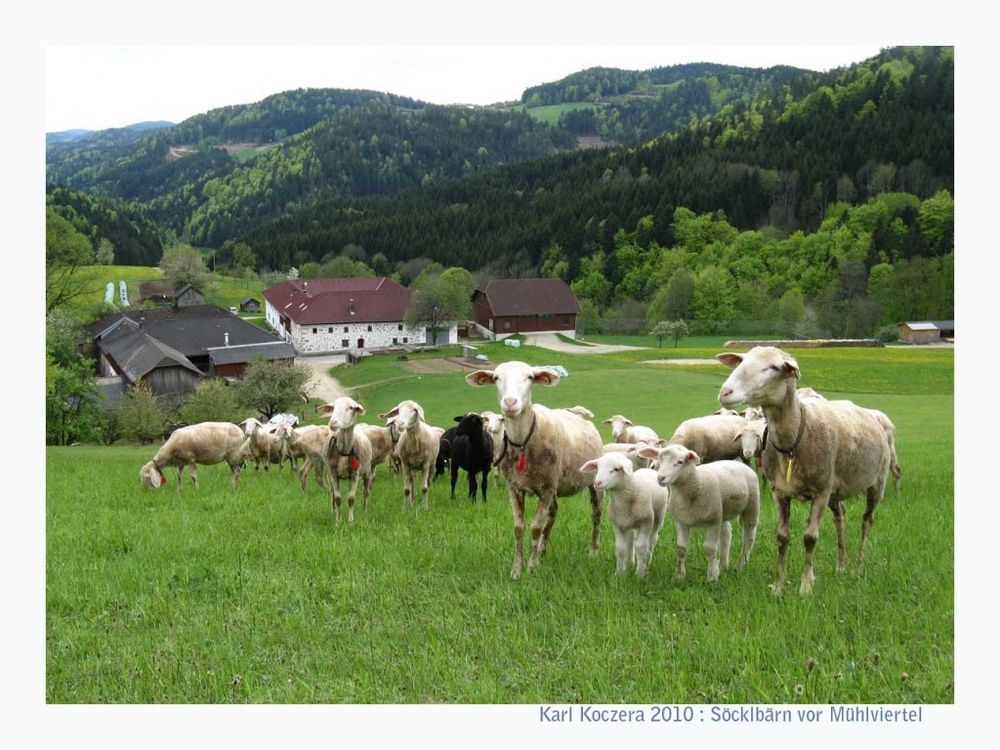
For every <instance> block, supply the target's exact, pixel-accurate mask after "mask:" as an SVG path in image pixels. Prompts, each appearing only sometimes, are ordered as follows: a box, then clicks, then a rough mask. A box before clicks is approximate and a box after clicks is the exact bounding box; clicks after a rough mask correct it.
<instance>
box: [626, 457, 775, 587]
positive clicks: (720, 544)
mask: <svg viewBox="0 0 1000 750" xmlns="http://www.w3.org/2000/svg"><path fill="white" fill-rule="evenodd" d="M639 454H640V455H641V456H644V457H645V458H654V457H656V458H659V461H660V468H659V471H658V474H657V477H658V481H659V484H660V486H661V487H669V488H670V500H669V502H668V504H667V509H668V510H669V511H670V515H671V516H673V518H674V526H675V527H676V528H677V565H676V567H675V568H674V578H675V579H676V580H680V579H683V578H684V577H685V576H687V566H686V560H687V548H688V538H689V534H690V532H691V529H692V528H694V527H698V526H703V527H705V528H706V531H705V542H704V545H703V547H702V549H704V550H705V558H706V559H707V560H708V580H709V582H712V581H716V580H718V578H719V562H720V560H721V562H722V567H723V568H728V567H729V546H730V542H731V541H732V526H731V525H730V519H733V518H739V521H740V526H741V527H742V528H743V540H742V542H741V543H740V560H739V564H738V566H737V567H739V568H742V567H744V566H745V565H746V564H747V563H748V562H750V553H751V552H752V551H753V544H754V540H755V539H756V538H757V518H758V517H759V515H760V487H759V485H758V484H757V475H756V474H755V473H754V471H753V469H751V468H750V467H749V466H747V465H746V464H743V463H740V462H739V461H716V462H715V463H711V464H701V461H700V459H699V458H698V454H697V453H695V452H694V451H692V450H689V449H688V448H686V447H685V446H683V445H676V444H670V445H667V446H666V447H665V448H655V447H647V448H642V449H640V451H639Z"/></svg>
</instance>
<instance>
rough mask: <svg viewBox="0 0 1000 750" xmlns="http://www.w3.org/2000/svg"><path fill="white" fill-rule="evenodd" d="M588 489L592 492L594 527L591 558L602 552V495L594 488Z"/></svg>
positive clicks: (591, 507) (591, 509) (591, 539)
mask: <svg viewBox="0 0 1000 750" xmlns="http://www.w3.org/2000/svg"><path fill="white" fill-rule="evenodd" d="M587 489H588V490H589V491H590V521H591V524H592V527H593V528H592V530H591V532H590V556H591V557H597V555H598V553H599V552H600V551H601V550H600V542H601V494H600V493H599V492H598V491H597V490H595V489H594V488H593V486H591V487H588V488H587Z"/></svg>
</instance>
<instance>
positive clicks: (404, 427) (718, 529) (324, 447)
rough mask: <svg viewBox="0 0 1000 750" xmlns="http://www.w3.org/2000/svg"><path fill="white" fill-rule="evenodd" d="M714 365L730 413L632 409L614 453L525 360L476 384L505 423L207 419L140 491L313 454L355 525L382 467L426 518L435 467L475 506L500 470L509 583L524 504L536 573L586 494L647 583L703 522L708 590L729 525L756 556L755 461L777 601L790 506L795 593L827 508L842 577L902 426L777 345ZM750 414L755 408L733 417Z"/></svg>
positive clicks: (408, 406)
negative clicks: (824, 387) (546, 396)
mask: <svg viewBox="0 0 1000 750" xmlns="http://www.w3.org/2000/svg"><path fill="white" fill-rule="evenodd" d="M717 359H718V360H719V361H720V362H722V363H723V364H725V365H727V366H728V367H730V368H732V369H733V372H732V373H731V374H730V375H729V377H728V378H727V380H726V381H725V383H724V384H723V385H722V388H721V390H720V391H719V402H720V404H721V405H722V407H723V408H722V409H720V410H719V411H718V412H716V413H715V414H711V415H708V416H704V417H696V418H694V419H689V420H686V421H685V422H682V423H681V424H680V425H679V426H678V427H677V429H676V430H675V431H674V432H673V434H672V435H671V437H670V438H669V439H661V438H660V437H659V435H658V434H657V433H656V432H655V431H654V430H652V429H651V428H649V427H645V426H642V425H636V424H633V423H632V422H631V421H630V420H629V419H627V418H626V417H624V416H621V415H615V416H613V417H610V418H609V419H607V420H605V422H604V423H605V424H609V425H611V428H612V435H613V437H614V439H615V442H613V443H607V444H603V443H602V441H601V438H600V435H599V433H598V431H597V428H596V427H595V425H594V423H593V421H592V418H593V417H594V415H593V413H592V412H590V411H589V410H588V409H586V408H585V407H583V406H575V407H572V408H559V409H551V408H548V407H545V406H542V405H541V404H536V403H533V400H532V387H533V386H535V385H545V386H554V385H556V384H557V383H558V382H559V380H560V376H559V375H558V374H557V373H555V372H553V371H552V370H551V369H547V368H539V367H532V366H530V365H528V364H525V363H523V362H505V363H503V364H500V365H498V366H497V367H496V369H494V370H491V371H490V370H478V371H476V372H472V373H470V374H469V375H467V376H466V378H465V379H466V381H467V382H468V383H469V384H470V385H473V386H489V385H495V386H496V388H497V394H498V402H499V409H500V410H499V413H498V412H491V411H487V412H483V413H482V414H475V413H469V414H465V415H461V416H457V417H455V420H456V422H458V424H457V425H456V426H455V427H453V428H451V429H449V430H447V431H446V430H444V429H442V428H440V427H433V426H431V425H429V424H427V422H426V420H425V417H424V412H423V409H422V408H421V406H420V405H419V404H418V403H416V402H414V401H402V402H400V403H399V404H398V405H397V406H395V407H394V408H393V409H391V410H389V411H388V412H386V413H384V414H380V415H379V418H380V419H382V420H383V421H384V422H385V424H384V425H371V424H362V423H359V422H358V417H359V416H361V415H363V414H364V413H365V408H364V406H362V405H361V404H359V403H357V402H356V401H355V400H353V399H351V398H349V397H342V398H338V399H336V400H335V401H334V402H333V403H330V404H325V405H323V406H321V407H320V408H319V411H320V413H322V414H325V415H328V416H329V423H328V425H325V426H315V425H311V426H306V427H301V428H294V427H293V426H292V425H291V424H288V423H278V424H277V425H268V426H265V425H262V424H261V423H260V422H258V421H257V420H255V419H248V420H245V421H244V422H242V423H240V424H239V425H235V424H230V423H224V422H204V423H201V424H196V425H191V426H188V427H183V428H181V429H178V430H176V431H175V432H174V433H173V434H172V435H171V436H170V437H169V438H168V439H167V441H166V442H165V443H164V445H163V446H162V447H161V448H160V450H159V451H157V453H156V455H155V456H154V457H153V459H152V460H151V461H149V462H148V463H147V464H146V465H145V466H143V467H142V469H141V470H140V477H141V479H142V483H143V485H144V486H146V487H149V488H155V487H159V486H161V485H163V484H166V482H167V480H166V478H165V477H164V475H163V473H162V472H163V470H164V469H165V468H167V467H170V466H173V467H176V469H177V480H178V489H179V488H180V483H181V481H182V475H183V471H184V467H185V466H189V467H190V468H191V479H192V481H193V482H194V484H195V486H196V487H197V483H198V474H197V465H198V464H217V463H221V462H223V461H225V462H226V463H228V464H229V466H230V469H231V471H232V483H233V486H234V487H235V486H236V485H237V484H238V480H239V474H240V469H241V467H242V466H243V465H244V464H245V463H246V461H247V460H253V461H255V462H257V463H258V464H259V463H260V462H263V463H264V464H265V467H266V466H267V465H268V464H270V463H279V464H280V463H281V462H283V461H285V460H289V461H291V462H292V463H293V465H294V461H295V460H296V459H302V461H303V463H302V467H301V468H300V469H299V478H300V482H301V487H302V489H303V490H305V487H306V482H307V480H308V476H309V473H310V472H314V473H315V477H316V481H317V482H318V483H319V484H320V485H321V486H325V483H324V477H325V475H327V474H328V475H329V478H330V495H331V503H332V508H333V513H334V515H335V517H336V520H337V522H338V523H339V522H340V520H341V510H340V507H341V481H342V480H348V481H349V489H348V493H347V520H348V521H353V520H354V500H355V496H356V494H357V490H358V486H359V485H360V486H361V491H362V503H363V506H364V507H367V504H368V495H369V494H370V493H371V488H372V482H373V479H374V475H375V469H376V467H377V466H378V465H379V464H381V463H383V462H389V463H390V465H391V466H392V467H393V468H394V469H395V470H396V471H398V472H399V473H400V474H401V475H402V480H403V499H404V503H405V505H406V506H412V505H413V503H414V501H415V497H414V495H415V492H416V491H417V490H418V489H419V491H420V493H421V500H422V504H423V507H424V509H425V510H426V509H428V490H429V485H430V481H431V478H432V472H436V473H437V474H441V473H443V471H444V468H445V467H446V466H448V465H449V464H450V467H451V491H452V495H454V491H455V483H456V480H457V476H458V471H459V468H461V469H464V470H465V471H466V472H467V473H468V475H469V496H470V498H472V499H473V500H475V497H476V494H477V481H476V477H477V475H478V476H479V477H480V486H481V491H482V497H483V500H484V501H485V499H486V487H487V481H488V476H489V474H490V471H491V468H492V470H493V472H494V473H495V474H497V476H502V477H503V479H504V480H505V482H506V484H507V489H508V492H509V495H510V502H511V508H512V511H513V517H514V561H513V566H512V568H511V576H512V577H513V578H518V577H519V576H520V575H521V572H522V568H523V566H524V560H523V546H524V545H523V539H524V531H525V497H526V495H528V494H529V493H530V494H533V495H535V496H537V498H538V506H537V509H536V511H535V515H534V518H533V519H532V521H531V526H530V552H529V556H528V561H527V566H528V569H529V570H531V569H533V568H535V567H537V566H538V565H539V563H540V562H541V558H542V556H543V554H544V553H545V548H546V546H547V544H548V541H549V537H550V534H551V532H552V527H553V525H554V524H555V521H556V516H557V513H558V510H559V499H560V498H562V497H566V496H568V495H575V494H578V493H579V492H581V491H582V490H586V491H587V492H588V494H589V496H590V505H591V520H592V533H591V539H590V552H591V554H592V555H595V554H597V551H598V542H599V537H600V524H601V513H602V498H603V496H607V498H608V506H607V507H608V517H609V518H610V520H611V526H612V529H613V530H614V534H615V558H616V571H617V573H618V574H623V573H625V572H626V571H628V570H629V569H631V568H633V567H634V569H635V571H636V573H637V574H638V575H640V576H642V575H645V573H646V571H647V570H648V568H649V565H650V563H651V560H652V557H653V552H654V549H655V547H656V543H657V539H658V538H659V533H660V529H661V527H662V525H663V522H664V520H665V518H666V515H667V514H669V515H670V516H671V517H672V518H673V521H674V525H675V529H676V534H677V559H676V565H675V569H674V577H675V578H677V579H681V578H683V577H684V576H685V574H686V565H685V563H686V556H687V547H688V541H689V536H690V530H691V529H692V528H704V529H705V538H704V543H703V550H704V553H705V556H706V560H707V563H708V580H709V581H715V580H716V579H717V578H718V576H719V571H720V568H726V567H728V565H729V550H730V540H731V536H732V531H731V522H732V520H733V519H736V520H737V521H738V523H739V524H740V526H741V528H742V537H741V539H742V541H741V551H740V557H739V562H738V565H739V567H743V566H745V565H746V564H747V563H748V562H749V560H750V554H751V552H752V550H753V546H754V540H755V537H756V533H757V520H758V517H759V514H760V485H759V482H758V478H757V474H756V472H755V471H754V470H753V469H752V468H751V467H750V465H749V464H750V462H751V461H753V460H756V461H757V462H758V463H759V465H760V467H761V468H762V471H763V475H764V478H765V480H766V481H767V482H768V483H769V484H770V487H771V491H772V494H773V496H774V499H775V504H776V507H777V511H778V519H777V541H778V577H777V580H776V581H775V582H774V583H773V584H772V586H771V589H772V591H774V592H775V593H776V594H780V593H781V592H782V590H783V587H784V583H785V564H786V555H787V550H788V542H789V533H790V532H789V516H790V505H791V500H792V499H793V498H800V499H803V500H806V501H808V502H809V503H810V513H809V520H808V522H807V525H806V530H805V536H804V546H805V563H804V568H803V571H802V578H801V583H800V587H799V591H800V593H802V594H808V593H810V592H811V590H812V587H813V582H814V579H815V575H814V573H813V555H814V552H815V548H816V541H817V538H818V535H819V524H820V521H821V520H822V517H823V512H824V510H825V509H826V508H827V507H829V508H830V510H831V511H832V513H833V517H834V521H835V525H836V529H837V541H838V563H837V570H838V571H840V572H842V571H844V570H846V567H847V552H846V544H845V538H844V536H845V512H844V506H843V501H844V500H845V499H846V498H847V497H850V496H852V495H857V494H861V493H865V495H866V500H867V502H866V507H865V513H864V516H863V520H862V529H861V545H860V548H859V551H858V560H859V561H861V560H862V559H863V555H864V548H865V543H866V541H867V538H868V535H869V532H870V530H871V525H872V519H873V516H874V512H875V508H876V507H877V506H878V504H879V502H880V501H881V499H882V497H883V495H884V493H885V488H886V484H887V481H888V476H889V474H890V473H891V474H892V476H893V479H894V482H895V486H896V488H897V490H898V487H899V480H900V469H899V465H898V462H897V459H896V450H895V432H896V431H895V426H894V425H893V423H892V421H891V420H890V419H889V418H888V417H887V416H886V415H885V414H883V413H882V412H880V411H877V410H874V409H866V408H863V407H860V406H857V405H856V404H854V403H853V402H851V401H828V400H827V399H825V398H824V397H823V396H821V395H820V394H818V393H816V392H815V391H814V390H812V389H811V388H797V387H796V383H797V380H798V378H799V376H800V371H799V366H798V363H797V362H796V361H795V360H794V359H793V358H792V357H790V356H789V355H788V354H786V353H785V352H783V351H781V350H780V349H776V348H774V347H756V348H754V349H752V350H751V351H750V352H748V353H746V354H734V353H726V354H719V355H717ZM740 405H747V409H746V411H745V412H743V413H740V412H737V411H734V410H733V409H734V407H737V406H740Z"/></svg>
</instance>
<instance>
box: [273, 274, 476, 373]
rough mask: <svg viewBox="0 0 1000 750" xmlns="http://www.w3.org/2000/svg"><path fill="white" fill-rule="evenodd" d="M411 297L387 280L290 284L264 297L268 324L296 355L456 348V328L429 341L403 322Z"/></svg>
mask: <svg viewBox="0 0 1000 750" xmlns="http://www.w3.org/2000/svg"><path fill="white" fill-rule="evenodd" d="M412 294H413V292H412V291H410V290H409V289H407V288H406V287H404V286H401V285H400V284H397V283H396V282H395V281H393V280H392V279H390V278H387V277H385V276H378V277H375V278H353V279H289V280H288V281H283V282H281V283H280V284H278V285H276V286H273V287H271V288H270V289H268V290H266V291H265V292H264V308H265V315H266V317H267V322H268V323H269V324H270V325H271V327H272V328H274V330H276V331H277V332H278V335H279V336H282V337H283V338H284V339H285V340H286V341H288V342H289V343H290V344H291V345H292V346H293V347H295V351H296V352H297V353H299V354H320V353H324V352H338V351H346V350H348V349H351V350H360V351H365V350H369V349H390V348H393V347H409V346H424V345H429V344H454V343H457V342H458V329H457V327H456V326H454V325H452V327H451V328H450V329H449V330H448V331H441V332H439V333H438V337H437V340H436V341H431V340H430V338H431V334H430V331H429V330H428V329H426V328H423V327H420V328H411V327H410V326H408V325H407V324H406V323H405V322H404V320H403V318H404V317H405V315H406V310H407V308H409V306H410V297H411V296H412Z"/></svg>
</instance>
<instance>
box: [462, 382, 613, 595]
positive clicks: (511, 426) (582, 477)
mask: <svg viewBox="0 0 1000 750" xmlns="http://www.w3.org/2000/svg"><path fill="white" fill-rule="evenodd" d="M465 380H466V382H467V383H469V384H470V385H474V386H488V385H491V384H495V385H496V388H497V393H498V397H499V402H500V410H501V412H502V414H503V429H504V436H503V441H502V442H503V445H502V447H501V453H500V459H499V463H500V467H501V469H502V470H503V473H504V477H506V479H507V491H508V493H509V494H510V504H511V510H512V511H513V515H514V563H513V565H512V567H511V571H510V575H511V577H512V578H519V577H520V575H521V567H522V557H523V550H522V547H523V538H524V496H525V493H528V492H532V493H534V494H535V495H537V496H538V509H537V511H536V512H535V518H534V520H533V521H532V523H531V555H530V557H529V558H528V569H529V570H532V569H534V568H536V567H538V564H539V562H540V561H541V558H542V555H543V554H544V552H545V548H546V547H547V546H548V541H549V535H550V534H551V533H552V526H553V524H554V523H555V520H556V514H557V512H558V509H559V501H558V498H560V497H565V496H567V495H574V494H576V493H578V492H580V490H582V489H584V488H586V489H587V491H588V492H589V493H590V507H591V523H592V531H591V538H590V553H591V555H596V554H597V552H598V543H599V541H600V533H601V494H600V493H599V492H598V491H597V490H595V489H594V487H593V478H592V477H591V476H590V475H589V474H584V473H583V472H581V471H580V469H579V467H580V466H582V465H583V464H584V463H586V462H587V461H589V460H591V459H594V458H597V457H598V456H600V455H601V436H600V434H599V433H598V432H597V428H596V427H595V426H594V425H593V424H592V423H591V422H589V421H587V420H586V419H585V418H584V417H581V416H580V415H579V414H576V413H573V412H570V411H567V410H565V409H549V408H547V407H545V406H542V405H540V404H532V402H531V386H532V384H540V385H556V384H557V383H558V382H559V380H560V377H559V375H558V374H557V373H555V372H554V371H552V370H549V369H546V368H544V367H532V366H531V365H528V364H525V363H524V362H504V363H502V364H500V365H498V366H497V368H496V369H495V370H492V371H490V370H477V371H476V372H472V373H469V374H468V375H466V377H465Z"/></svg>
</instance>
